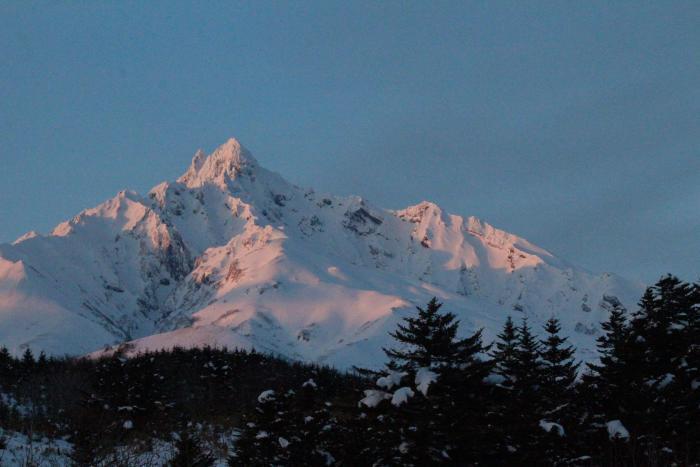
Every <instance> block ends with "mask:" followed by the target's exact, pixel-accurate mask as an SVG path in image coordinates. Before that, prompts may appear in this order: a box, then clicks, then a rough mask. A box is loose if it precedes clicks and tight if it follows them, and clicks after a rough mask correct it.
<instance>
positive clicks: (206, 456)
mask: <svg viewBox="0 0 700 467" xmlns="http://www.w3.org/2000/svg"><path fill="white" fill-rule="evenodd" d="M175 450H176V451H177V452H176V454H175V456H174V457H173V458H172V459H171V460H170V462H169V463H168V465H169V466H170V467H210V466H211V465H213V464H214V457H213V456H212V455H211V454H210V453H207V452H205V451H204V450H203V449H202V442H201V440H200V439H199V437H198V436H197V435H196V434H190V432H189V431H188V430H183V431H182V432H180V434H179V438H178V440H177V442H176V443H175Z"/></svg>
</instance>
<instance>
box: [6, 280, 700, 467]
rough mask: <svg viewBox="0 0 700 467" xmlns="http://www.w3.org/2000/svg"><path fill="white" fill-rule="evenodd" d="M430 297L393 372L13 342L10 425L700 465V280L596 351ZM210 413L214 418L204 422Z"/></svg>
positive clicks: (649, 298) (299, 445)
mask: <svg viewBox="0 0 700 467" xmlns="http://www.w3.org/2000/svg"><path fill="white" fill-rule="evenodd" d="M458 326H459V323H458V321H457V320H456V318H455V316H454V315H453V314H452V313H449V312H444V311H443V310H442V309H441V304H440V303H439V302H438V301H437V300H435V299H433V300H432V301H431V302H430V303H428V305H427V306H426V307H425V308H419V309H418V313H417V314H416V315H415V316H414V317H410V318H407V319H405V320H404V322H402V323H401V324H400V325H399V326H398V328H397V329H396V330H395V331H394V332H393V333H392V334H391V335H392V337H393V338H394V340H395V341H396V342H395V345H394V346H392V347H391V348H387V349H384V351H385V353H386V356H387V362H386V366H385V369H384V370H382V371H370V370H365V369H357V371H355V372H353V373H349V374H343V373H339V372H337V371H335V370H333V369H330V368H325V367H319V366H313V365H306V364H300V363H292V362H288V361H285V360H282V359H277V358H273V357H270V356H266V355H262V354H259V353H255V352H242V351H227V350H225V349H211V348H204V349H191V350H183V349H174V350H172V351H169V352H157V353H149V354H144V355H139V356H137V357H132V358H128V359H127V358H124V357H123V356H121V355H119V354H117V355H114V356H111V357H105V358H101V359H99V360H86V359H79V360H69V359H60V360H55V359H50V358H46V357H45V356H40V357H39V358H38V359H35V358H34V356H33V355H32V354H31V352H29V351H27V352H26V353H25V355H24V356H23V357H22V358H20V359H15V358H13V357H12V356H10V355H9V353H8V352H7V351H6V350H4V351H2V352H0V386H1V391H2V395H3V403H1V404H0V426H2V427H5V428H10V429H14V430H18V431H23V432H31V431H34V432H41V433H44V434H46V435H47V436H54V437H58V436H69V437H70V438H69V439H70V441H71V442H72V443H74V446H75V449H74V453H73V459H74V462H75V464H76V465H95V464H97V463H99V462H104V460H105V459H110V455H112V453H113V452H114V450H115V448H117V447H119V446H130V445H138V444H139V443H141V444H144V443H146V444H148V442H149V440H153V439H171V437H172V436H173V435H172V434H173V433H177V439H178V441H177V446H176V447H177V452H178V454H177V456H175V457H174V458H173V459H172V460H171V464H172V465H188V466H194V465H197V466H207V465H212V463H213V461H214V458H213V455H212V453H211V452H210V450H209V449H208V448H207V447H206V445H205V443H203V442H202V440H201V436H202V434H201V433H202V432H201V430H198V429H197V428H196V427H197V426H207V427H214V429H216V430H220V431H225V430H231V429H232V428H236V429H237V430H238V431H239V435H238V439H237V441H236V447H235V450H234V451H233V452H231V453H229V455H228V462H229V464H230V465H236V466H268V465H284V466H287V465H289V466H315V465H319V466H321V465H348V466H372V465H376V466H384V465H386V466H389V465H414V466H424V465H451V466H468V465H528V466H529V465H533V466H537V465H543V466H547V465H596V466H597V465H611V466H613V465H614V466H618V465H630V466H654V465H659V466H660V465H697V464H698V462H700V374H699V371H700V370H699V369H700V361H699V357H700V286H698V285H697V284H689V283H685V282H682V281H680V280H679V279H677V278H675V277H673V276H668V277H665V278H663V279H661V280H660V281H659V282H658V283H657V284H656V285H654V286H653V287H650V288H648V289H647V291H646V292H645V294H644V296H643V297H642V299H641V300H640V302H639V306H638V308H637V309H636V310H635V311H634V312H632V313H628V312H627V311H626V310H625V309H624V308H623V307H622V306H621V305H619V304H618V305H617V306H615V307H614V308H613V309H612V310H611V312H610V314H609V317H608V319H607V320H606V321H605V322H604V323H602V326H601V327H602V329H603V333H602V335H601V336H600V337H599V338H598V350H599V353H600V355H599V356H600V358H599V361H597V362H595V363H589V364H585V365H584V364H581V363H580V362H576V361H575V359H574V354H575V349H574V348H573V347H572V346H571V345H570V344H569V343H568V341H567V338H566V337H565V336H562V335H561V329H560V325H559V322H558V321H557V319H555V318H552V319H550V320H549V321H548V322H547V323H546V325H545V327H544V328H543V329H541V330H539V329H538V330H534V329H532V327H531V326H530V324H529V323H528V321H527V319H526V318H523V319H520V320H518V321H517V322H514V321H513V320H512V319H510V318H509V319H508V320H507V321H506V323H504V326H503V329H502V331H501V333H500V334H499V336H498V339H497V340H496V342H494V343H492V344H488V345H487V344H485V343H484V342H483V340H482V337H481V332H480V331H479V332H476V333H475V334H473V335H472V336H469V337H468V338H459V337H457V336H458V335H459V333H458ZM198 424H199V425H198Z"/></svg>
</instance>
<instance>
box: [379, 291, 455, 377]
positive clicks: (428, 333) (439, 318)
mask: <svg viewBox="0 0 700 467" xmlns="http://www.w3.org/2000/svg"><path fill="white" fill-rule="evenodd" d="M441 307H442V303H439V302H438V301H437V298H435V297H433V298H432V299H431V300H430V301H429V302H428V306H427V307H426V308H421V307H416V308H417V309H418V316H416V317H415V318H414V317H407V318H404V322H405V324H403V323H399V324H398V325H397V327H398V329H397V330H396V331H394V332H390V333H389V335H390V336H391V337H393V338H394V339H395V340H396V341H397V342H398V343H399V344H401V345H402V346H403V347H404V348H395V349H384V353H385V354H386V355H387V357H389V359H390V361H391V363H390V366H391V367H392V368H396V369H400V370H412V371H415V370H416V369H418V368H421V367H426V368H427V367H432V366H444V365H449V364H453V363H454V362H455V360H456V358H457V356H458V355H459V352H460V342H459V341H458V340H457V338H456V337H457V329H458V328H459V321H456V319H455V318H456V317H455V315H454V314H453V313H449V312H448V313H441V312H440V308H441Z"/></svg>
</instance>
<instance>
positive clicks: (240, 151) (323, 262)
mask: <svg viewBox="0 0 700 467" xmlns="http://www.w3.org/2000/svg"><path fill="white" fill-rule="evenodd" d="M641 292H642V288H641V286H639V285H638V284H633V283H631V282H628V281H626V280H624V279H622V278H620V277H618V276H615V275H612V274H601V275H593V274H591V273H589V272H587V271H585V270H583V269H581V268H577V267H575V266H573V265H571V264H569V263H568V262H566V261H564V260H562V259H560V258H557V257H556V256H555V255H553V254H551V253H550V252H548V251H546V250H545V249H542V248H540V247H538V246H536V245H534V244H532V243H530V242H528V241H527V240H525V239H522V238H520V237H518V236H517V235H513V234H510V233H508V232H505V231H503V230H500V229H497V228H495V227H493V226H491V225H489V224H488V223H486V222H483V221H481V220H479V219H477V218H475V217H466V218H465V217H462V216H458V215H454V214H449V213H446V212H444V211H443V210H442V209H441V208H440V207H439V206H437V205H436V204H434V203H431V202H428V201H424V202H421V203H418V204H417V205H414V206H409V207H407V208H405V209H401V210H388V209H383V208H380V207H377V206H374V205H373V204H372V203H370V202H368V201H366V200H364V199H362V198H361V197H358V196H348V197H338V196H333V195H326V194H319V193H316V192H315V191H314V190H313V189H304V188H300V187H298V186H296V185H293V184H291V183H289V182H287V181H286V180H284V179H283V178H282V177H281V176H280V175H278V174H276V173H274V172H271V171H269V170H267V169H265V168H264V167H262V166H260V164H259V163H258V161H257V160H256V159H255V158H254V157H253V155H252V154H251V153H250V152H249V151H248V150H247V149H246V148H245V147H243V146H242V145H241V144H240V143H239V142H238V141H237V140H235V139H229V140H228V141H227V142H226V143H224V144H223V145H222V146H220V147H219V148H217V149H216V150H215V151H214V152H212V153H211V154H210V155H209V156H206V155H205V154H204V152H202V151H201V150H200V151H197V153H196V154H195V156H194V158H193V160H192V163H191V164H190V166H189V167H188V169H187V170H186V172H185V173H184V174H183V175H182V176H181V177H180V178H178V179H177V180H176V181H174V182H163V183H161V184H158V185H156V186H155V187H154V188H152V189H151V190H150V191H149V192H148V193H147V194H146V195H145V196H140V195H138V194H137V193H135V192H131V191H122V192H120V193H119V194H117V196H115V197H114V198H112V199H110V200H107V201H106V202H104V203H102V204H100V205H98V206H96V207H94V208H90V209H86V210H84V211H82V212H81V213H79V214H78V215H77V216H75V217H74V218H73V219H71V220H69V221H66V222H63V223H61V224H59V225H58V226H56V228H54V229H53V231H52V232H51V233H50V234H48V235H39V234H36V233H32V232H30V233H28V234H25V235H24V236H22V237H20V238H19V239H17V240H16V241H15V242H13V243H12V244H2V245H0V344H5V345H8V347H10V349H11V350H12V351H13V352H15V353H18V352H21V351H22V350H23V349H25V348H27V347H29V348H32V349H33V350H35V351H37V350H45V351H47V352H49V353H52V354H61V353H69V354H85V353H90V352H95V351H99V350H100V349H103V348H105V347H106V346H118V345H120V344H124V343H125V342H130V344H129V346H128V347H129V348H130V349H131V351H133V352H137V351H141V350H148V349H157V348H166V347H171V346H174V345H182V346H190V345H206V344H209V345H227V346H230V347H235V346H238V347H246V348H252V347H254V348H256V349H258V350H264V351H268V352H272V353H276V354H280V355H284V356H287V357H290V358H296V359H302V360H307V361H318V362H323V363H329V364H333V365H336V366H339V367H347V366H350V365H353V364H362V365H365V366H367V361H368V360H369V361H370V362H372V364H374V362H376V364H379V362H381V361H382V360H381V350H380V349H381V346H382V345H384V343H385V342H386V341H387V331H389V330H391V329H393V326H394V325H395V324H396V322H398V320H400V319H401V318H402V317H404V316H406V315H407V314H409V313H412V312H413V309H414V306H416V305H421V304H423V303H425V302H426V301H427V299H429V298H430V297H432V296H433V295H435V296H437V297H438V298H439V299H440V300H443V301H445V302H446V307H447V308H449V309H450V310H451V311H454V312H456V313H457V314H458V316H459V318H460V319H461V320H462V323H463V326H462V328H463V332H465V333H466V332H469V331H473V330H475V329H477V328H480V327H484V328H485V335H486V338H487V339H488V338H493V337H494V336H495V334H496V333H497V332H498V331H499V328H500V325H501V324H502V322H503V321H504V320H505V317H506V316H507V315H508V314H513V315H519V314H525V315H527V316H529V317H530V318H531V322H532V323H533V324H534V325H536V326H539V325H540V324H541V323H542V322H543V321H544V320H546V318H548V317H549V316H551V315H553V314H555V315H558V316H559V317H560V318H561V319H562V322H563V328H564V331H567V332H568V333H569V334H571V335H572V340H573V342H574V343H575V344H576V345H577V346H578V347H579V357H580V358H584V359H592V358H594V339H595V336H596V335H597V334H598V333H599V332H600V330H599V327H598V322H600V321H602V320H603V319H604V317H605V315H606V313H607V310H608V309H609V307H610V306H612V305H614V304H615V303H623V304H624V305H625V306H627V307H632V306H633V305H634V303H635V301H636V299H637V298H638V297H639V295H641ZM370 366H371V365H370Z"/></svg>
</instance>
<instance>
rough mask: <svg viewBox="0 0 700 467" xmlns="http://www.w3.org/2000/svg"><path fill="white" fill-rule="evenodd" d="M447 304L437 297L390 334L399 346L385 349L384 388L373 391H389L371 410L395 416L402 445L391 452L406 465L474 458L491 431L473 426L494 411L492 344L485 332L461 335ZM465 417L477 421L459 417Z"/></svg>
mask: <svg viewBox="0 0 700 467" xmlns="http://www.w3.org/2000/svg"><path fill="white" fill-rule="evenodd" d="M441 306H442V304H440V303H439V302H438V301H437V299H436V298H433V299H432V300H430V302H429V303H428V305H427V307H426V308H425V309H423V308H421V307H418V315H417V316H416V317H407V318H405V319H404V323H401V324H399V325H398V329H397V330H396V331H395V332H393V333H390V335H391V336H392V337H393V338H394V339H395V340H396V341H397V343H398V344H399V347H398V348H394V349H384V352H385V353H386V355H387V357H388V358H389V363H388V364H387V370H386V371H385V372H383V373H381V374H380V375H377V376H381V377H380V378H379V379H378V380H377V384H378V386H380V387H381V389H373V390H369V391H370V393H369V394H373V395H375V396H376V395H377V394H384V396H383V397H384V398H385V399H386V402H383V403H381V404H379V405H380V407H379V409H378V410H369V409H368V410H367V413H368V414H369V415H370V416H373V417H375V420H377V422H378V425H382V424H385V423H386V422H387V420H391V422H390V423H392V424H393V425H394V426H395V427H396V431H394V432H395V433H397V435H398V440H397V442H398V446H394V447H393V449H392V450H391V452H393V454H391V455H392V456H393V457H392V459H393V462H399V463H402V464H404V465H426V464H436V463H451V462H455V461H456V460H457V459H458V458H459V459H468V458H469V460H471V461H473V460H474V456H473V452H474V451H475V450H476V448H475V446H476V445H477V444H479V441H480V439H481V438H480V437H481V436H484V434H485V430H483V429H482V430H481V431H478V430H475V429H473V427H474V424H476V423H477V420H478V419H483V418H484V416H485V413H486V412H487V410H488V409H487V407H486V406H485V404H484V403H483V395H484V393H485V392H486V391H484V390H483V389H484V384H483V380H484V378H485V377H486V376H488V374H489V373H490V371H491V363H490V362H488V361H487V360H485V354H486V352H487V351H488V349H487V348H485V347H484V346H483V344H482V339H481V331H477V332H476V333H475V334H473V335H472V336H470V337H468V338H465V339H460V338H458V337H457V331H458V329H459V322H458V321H457V320H456V317H455V315H454V314H453V313H449V312H448V313H443V312H441V310H440V308H441ZM371 391H374V392H371ZM386 391H389V392H386ZM366 393H367V392H366ZM401 395H406V396H407V400H406V401H405V402H399V400H401V397H400V396H401ZM367 397H369V398H370V399H371V396H367ZM367 397H366V398H365V399H363V400H367ZM389 401H391V402H389ZM392 405H393V406H394V407H392ZM373 408H374V407H370V409H373ZM363 413H365V412H363ZM465 418H469V419H471V420H473V424H472V425H470V426H465V424H463V423H458V422H457V420H464V419H465ZM450 435H452V439H448V438H450ZM383 449H385V450H386V449H387V447H386V446H384V447H383ZM387 454H388V453H387ZM380 455H381V453H380Z"/></svg>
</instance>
